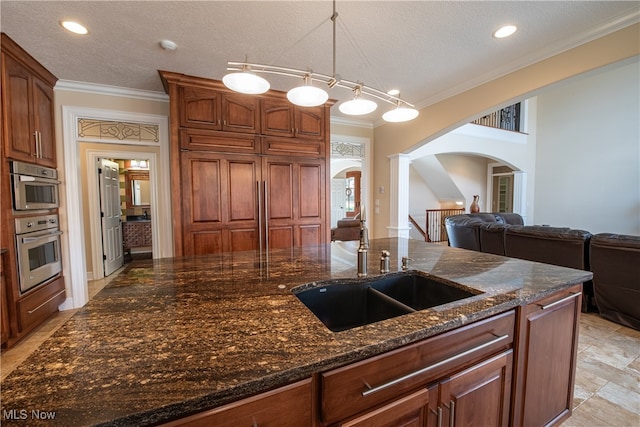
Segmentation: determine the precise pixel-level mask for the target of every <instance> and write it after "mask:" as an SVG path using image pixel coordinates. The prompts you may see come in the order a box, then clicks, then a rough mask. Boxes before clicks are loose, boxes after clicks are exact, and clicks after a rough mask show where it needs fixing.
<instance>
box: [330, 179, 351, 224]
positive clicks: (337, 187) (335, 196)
mask: <svg viewBox="0 0 640 427" xmlns="http://www.w3.org/2000/svg"><path fill="white" fill-rule="evenodd" d="M345 181H346V180H345V179H343V178H334V179H332V180H331V228H333V227H336V226H337V225H338V220H340V219H342V218H344V216H345V205H346V201H347V198H346V195H345Z"/></svg>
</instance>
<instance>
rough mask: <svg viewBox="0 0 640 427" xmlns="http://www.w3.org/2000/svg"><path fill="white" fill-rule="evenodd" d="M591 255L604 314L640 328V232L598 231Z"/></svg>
mask: <svg viewBox="0 0 640 427" xmlns="http://www.w3.org/2000/svg"><path fill="white" fill-rule="evenodd" d="M589 258H590V264H591V271H592V272H593V288H594V291H595V298H596V305H597V306H598V309H599V310H600V315H601V316H602V317H604V318H605V319H609V320H611V321H613V322H616V323H620V324H622V325H625V326H629V327H631V328H634V329H638V330H640V236H630V235H621V234H611V233H600V234H595V235H594V236H593V237H592V238H591V245H590V249H589Z"/></svg>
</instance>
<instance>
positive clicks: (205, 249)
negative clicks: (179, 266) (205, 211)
mask: <svg viewBox="0 0 640 427" xmlns="http://www.w3.org/2000/svg"><path fill="white" fill-rule="evenodd" d="M188 237H189V238H188V239H186V242H187V245H186V246H187V248H185V249H187V254H188V255H206V254H217V253H220V252H223V248H222V231H220V230H212V231H196V232H193V233H191V234H189V236H188ZM189 242H190V243H191V244H190V245H189Z"/></svg>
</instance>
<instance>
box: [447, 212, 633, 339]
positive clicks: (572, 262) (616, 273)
mask: <svg viewBox="0 0 640 427" xmlns="http://www.w3.org/2000/svg"><path fill="white" fill-rule="evenodd" d="M445 227H446V229H447V234H448V237H449V245H450V246H452V247H458V248H463V249H471V250H475V251H480V252H487V253H492V254H496V255H503V256H507V257H511V258H520V259H526V260H529V261H537V262H543V263H546V264H554V265H560V266H563V267H570V268H576V269H580V270H588V271H591V272H593V276H594V277H593V281H590V282H587V283H585V284H584V286H583V294H584V298H583V306H582V310H583V311H599V312H600V313H601V315H602V316H603V317H605V318H607V319H609V320H612V321H614V322H617V323H620V324H623V325H626V326H630V327H632V328H635V329H639V330H640V304H638V301H640V236H629V235H617V234H609V233H601V234H596V235H592V234H591V233H590V232H588V231H585V230H575V229H571V228H568V227H549V226H536V225H531V226H527V225H523V224H522V217H520V215H518V214H502V213H486V212H485V213H477V214H462V215H454V216H450V217H447V218H445Z"/></svg>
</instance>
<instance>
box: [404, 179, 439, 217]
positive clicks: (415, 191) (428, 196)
mask: <svg viewBox="0 0 640 427" xmlns="http://www.w3.org/2000/svg"><path fill="white" fill-rule="evenodd" d="M427 209H440V202H439V201H438V198H437V197H436V196H435V195H434V194H433V191H431V188H430V187H429V185H428V184H427V183H426V182H425V181H424V179H422V177H421V176H420V174H418V172H417V171H416V170H415V168H413V167H410V168H409V214H410V215H411V216H413V217H414V218H416V219H417V217H420V218H422V217H424V216H425V211H426V210H427Z"/></svg>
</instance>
